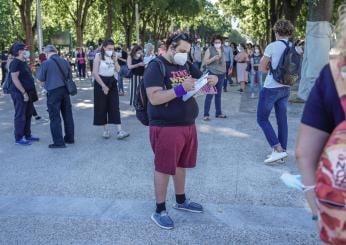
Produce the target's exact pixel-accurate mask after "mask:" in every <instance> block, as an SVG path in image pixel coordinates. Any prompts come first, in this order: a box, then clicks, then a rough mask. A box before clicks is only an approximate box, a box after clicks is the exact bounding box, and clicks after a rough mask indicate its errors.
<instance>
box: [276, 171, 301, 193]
mask: <svg viewBox="0 0 346 245" xmlns="http://www.w3.org/2000/svg"><path fill="white" fill-rule="evenodd" d="M281 180H282V181H283V182H284V184H285V185H286V186H287V187H290V188H294V189H297V190H300V191H303V190H304V185H303V183H302V177H301V175H293V174H289V173H283V174H282V175H281Z"/></svg>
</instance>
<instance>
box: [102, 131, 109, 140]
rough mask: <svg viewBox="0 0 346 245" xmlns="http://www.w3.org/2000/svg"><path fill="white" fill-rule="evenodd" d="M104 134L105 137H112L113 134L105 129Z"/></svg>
mask: <svg viewBox="0 0 346 245" xmlns="http://www.w3.org/2000/svg"><path fill="white" fill-rule="evenodd" d="M102 136H103V138H105V139H109V138H110V137H111V134H110V133H109V131H108V130H104V131H103V135H102Z"/></svg>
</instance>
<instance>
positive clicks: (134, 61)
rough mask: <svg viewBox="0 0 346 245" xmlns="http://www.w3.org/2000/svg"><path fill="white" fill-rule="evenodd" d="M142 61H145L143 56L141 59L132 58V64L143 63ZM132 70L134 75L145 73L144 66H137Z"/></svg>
mask: <svg viewBox="0 0 346 245" xmlns="http://www.w3.org/2000/svg"><path fill="white" fill-rule="evenodd" d="M141 62H143V58H140V59H134V58H132V65H136V64H138V63H141ZM131 71H132V74H133V75H136V76H143V74H144V66H139V67H136V68H134V69H131Z"/></svg>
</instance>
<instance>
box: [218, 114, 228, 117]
mask: <svg viewBox="0 0 346 245" xmlns="http://www.w3.org/2000/svg"><path fill="white" fill-rule="evenodd" d="M216 118H227V116H226V115H223V114H221V115H218V116H216Z"/></svg>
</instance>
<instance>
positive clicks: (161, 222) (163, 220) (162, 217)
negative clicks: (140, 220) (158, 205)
mask: <svg viewBox="0 0 346 245" xmlns="http://www.w3.org/2000/svg"><path fill="white" fill-rule="evenodd" d="M151 220H152V221H154V223H155V224H156V225H157V226H159V227H160V228H162V229H166V230H172V229H173V228H174V222H173V220H172V219H171V217H169V216H168V213H167V212H166V211H162V212H161V213H156V212H155V213H153V214H152V215H151Z"/></svg>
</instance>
